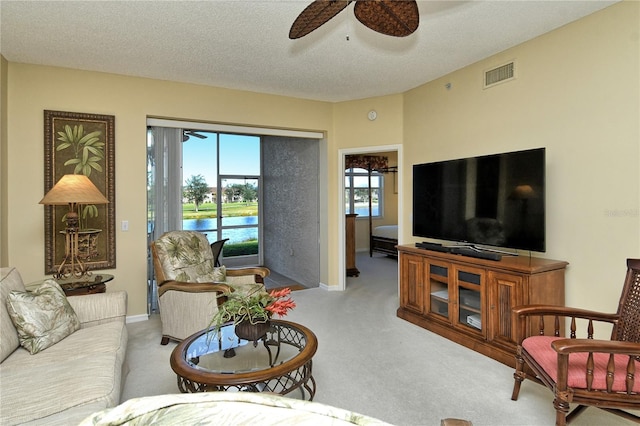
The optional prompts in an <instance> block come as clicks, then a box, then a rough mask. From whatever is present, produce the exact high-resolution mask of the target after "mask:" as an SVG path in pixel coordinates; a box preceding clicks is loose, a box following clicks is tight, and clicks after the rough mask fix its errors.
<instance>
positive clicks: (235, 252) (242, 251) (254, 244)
mask: <svg viewBox="0 0 640 426" xmlns="http://www.w3.org/2000/svg"><path fill="white" fill-rule="evenodd" d="M223 251H224V257H234V256H247V255H250V254H258V241H257V240H253V241H243V242H241V243H226V244H225V245H224V249H223Z"/></svg>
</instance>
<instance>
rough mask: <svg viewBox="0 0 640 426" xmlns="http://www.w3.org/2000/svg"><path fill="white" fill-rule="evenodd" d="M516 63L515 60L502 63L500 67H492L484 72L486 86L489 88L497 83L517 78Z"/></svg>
mask: <svg viewBox="0 0 640 426" xmlns="http://www.w3.org/2000/svg"><path fill="white" fill-rule="evenodd" d="M515 70H516V65H515V61H511V62H509V63H508V64H504V65H500V66H499V67H496V68H492V69H490V70H487V71H485V72H484V88H485V89H488V88H489V87H493V86H495V85H496V84H500V83H505V82H507V81H511V80H513V79H514V78H516V73H515Z"/></svg>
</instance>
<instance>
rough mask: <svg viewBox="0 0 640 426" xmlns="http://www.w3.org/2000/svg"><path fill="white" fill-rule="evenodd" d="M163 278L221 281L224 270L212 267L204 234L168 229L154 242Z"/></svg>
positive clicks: (223, 279) (184, 280) (223, 276)
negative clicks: (168, 230) (169, 230)
mask: <svg viewBox="0 0 640 426" xmlns="http://www.w3.org/2000/svg"><path fill="white" fill-rule="evenodd" d="M154 244H155V246H156V253H157V256H158V261H159V263H160V265H161V267H162V270H163V272H164V278H165V279H166V280H175V281H183V282H224V281H225V278H226V272H225V269H223V268H222V267H220V268H216V267H215V266H214V261H213V254H212V253H211V248H210V247H209V242H208V241H207V238H206V237H205V236H204V234H202V233H200V232H195V231H171V232H167V233H165V234H163V235H162V236H161V237H160V238H158V239H157V240H156V241H155V242H154Z"/></svg>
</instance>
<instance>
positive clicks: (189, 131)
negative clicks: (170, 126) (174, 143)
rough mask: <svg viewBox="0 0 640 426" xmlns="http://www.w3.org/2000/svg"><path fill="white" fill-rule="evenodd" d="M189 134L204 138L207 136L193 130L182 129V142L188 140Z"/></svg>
mask: <svg viewBox="0 0 640 426" xmlns="http://www.w3.org/2000/svg"><path fill="white" fill-rule="evenodd" d="M191 136H195V137H196V138H200V139H206V138H207V137H206V136H204V135H201V134H200V133H196V132H195V131H194V130H183V131H182V142H186V141H188V140H189V138H190V137H191Z"/></svg>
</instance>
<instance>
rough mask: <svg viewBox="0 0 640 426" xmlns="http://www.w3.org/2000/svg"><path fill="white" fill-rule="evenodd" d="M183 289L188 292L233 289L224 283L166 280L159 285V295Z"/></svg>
mask: <svg viewBox="0 0 640 426" xmlns="http://www.w3.org/2000/svg"><path fill="white" fill-rule="evenodd" d="M170 290H173V291H183V292H186V293H211V292H217V293H221V294H222V293H225V292H229V291H231V287H229V286H228V285H227V284H223V283H188V282H184V281H165V282H163V283H161V284H160V285H159V286H158V296H162V295H163V294H164V293H166V292H167V291H170Z"/></svg>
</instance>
